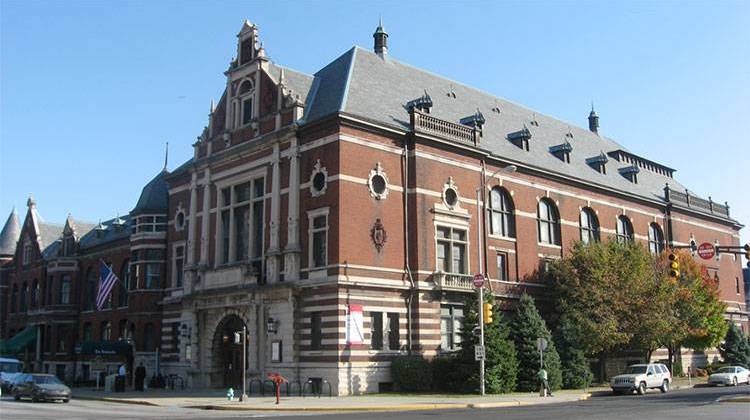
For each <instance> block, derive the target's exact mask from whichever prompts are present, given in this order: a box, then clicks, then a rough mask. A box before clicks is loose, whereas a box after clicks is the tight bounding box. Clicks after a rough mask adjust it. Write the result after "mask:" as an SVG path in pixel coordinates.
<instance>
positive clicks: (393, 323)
mask: <svg viewBox="0 0 750 420" xmlns="http://www.w3.org/2000/svg"><path fill="white" fill-rule="evenodd" d="M387 330H388V349H389V350H399V349H400V348H401V343H400V341H401V337H400V335H399V322H398V313H395V312H389V313H388V328H387Z"/></svg>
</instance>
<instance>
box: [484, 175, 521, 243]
mask: <svg viewBox="0 0 750 420" xmlns="http://www.w3.org/2000/svg"><path fill="white" fill-rule="evenodd" d="M488 203H489V208H488V212H489V218H490V235H492V236H497V237H501V238H515V237H516V229H515V207H514V205H513V199H512V198H511V194H510V193H509V192H508V190H506V189H505V188H502V187H492V189H491V190H490V197H489V200H488Z"/></svg>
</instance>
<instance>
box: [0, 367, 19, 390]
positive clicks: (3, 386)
mask: <svg viewBox="0 0 750 420" xmlns="http://www.w3.org/2000/svg"><path fill="white" fill-rule="evenodd" d="M23 375H25V374H24V373H20V372H13V373H11V372H0V390H2V392H5V393H6V394H10V393H11V392H13V384H14V383H15V381H16V379H17V378H18V377H20V376H23Z"/></svg>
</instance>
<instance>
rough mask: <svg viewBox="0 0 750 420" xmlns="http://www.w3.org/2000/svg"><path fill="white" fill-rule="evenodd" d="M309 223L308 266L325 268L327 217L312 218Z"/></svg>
mask: <svg viewBox="0 0 750 420" xmlns="http://www.w3.org/2000/svg"><path fill="white" fill-rule="evenodd" d="M310 223H311V226H310V240H311V242H312V243H311V244H310V248H311V252H310V266H311V267H325V266H326V265H327V264H328V256H327V253H328V215H327V214H324V215H320V216H315V217H312V220H311V221H310Z"/></svg>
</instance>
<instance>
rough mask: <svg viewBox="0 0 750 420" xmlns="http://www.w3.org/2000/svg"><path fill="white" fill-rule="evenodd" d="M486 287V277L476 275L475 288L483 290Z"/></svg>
mask: <svg viewBox="0 0 750 420" xmlns="http://www.w3.org/2000/svg"><path fill="white" fill-rule="evenodd" d="M482 286H484V276H483V275H481V274H474V287H476V288H477V289H481V288H482Z"/></svg>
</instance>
